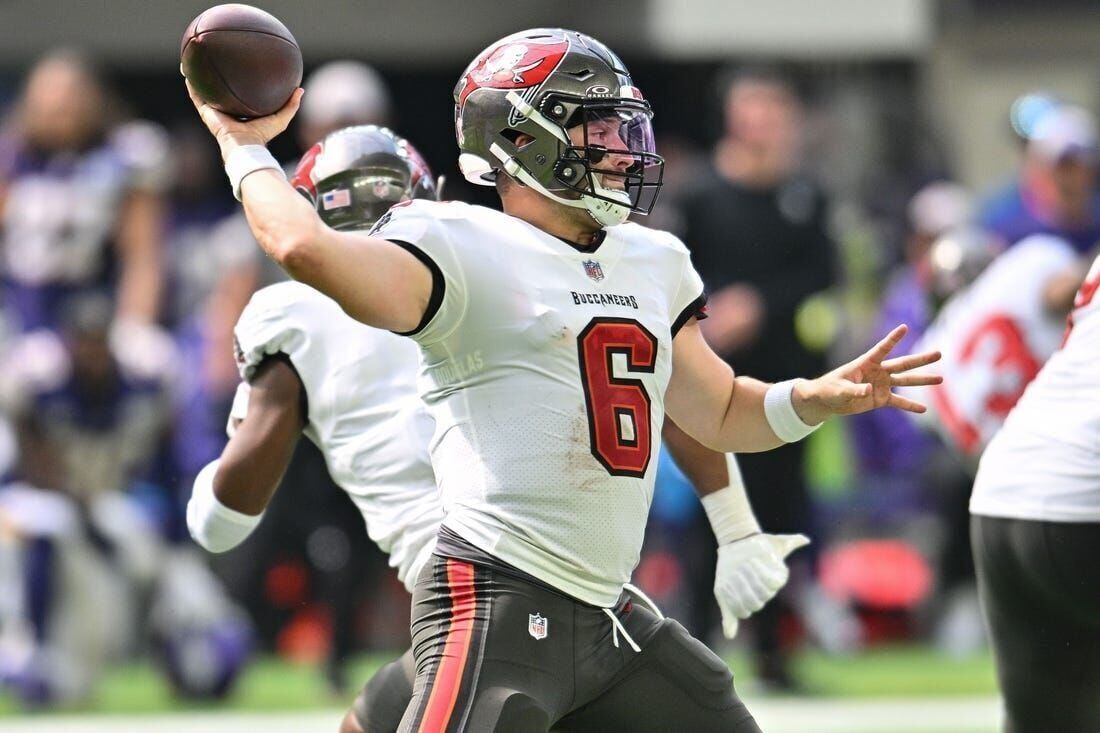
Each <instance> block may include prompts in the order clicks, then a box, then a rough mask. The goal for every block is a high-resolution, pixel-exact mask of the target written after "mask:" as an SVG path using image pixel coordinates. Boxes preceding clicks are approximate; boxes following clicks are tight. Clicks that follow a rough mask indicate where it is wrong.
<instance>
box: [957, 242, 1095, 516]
mask: <svg viewBox="0 0 1100 733" xmlns="http://www.w3.org/2000/svg"><path fill="white" fill-rule="evenodd" d="M1098 289H1100V258H1098V259H1097V260H1096V261H1095V262H1093V263H1092V268H1091V269H1090V271H1089V274H1088V277H1087V278H1086V279H1085V283H1084V285H1082V286H1081V290H1080V291H1078V293H1077V300H1076V302H1075V303H1074V311H1073V313H1072V314H1071V315H1070V324H1071V327H1070V330H1069V331H1068V333H1067V334H1066V336H1067V338H1066V341H1065V344H1064V345H1063V346H1062V348H1061V349H1059V350H1058V351H1056V352H1055V353H1054V355H1053V356H1051V357H1050V360H1049V361H1047V363H1046V364H1045V365H1044V366H1043V369H1042V371H1040V372H1039V376H1038V377H1036V378H1035V381H1033V382H1032V383H1031V384H1030V385H1029V386H1028V388H1027V391H1026V392H1024V396H1023V397H1022V398H1021V399H1020V402H1019V403H1018V404H1017V405H1016V407H1015V408H1014V409H1013V410H1012V413H1011V414H1010V415H1009V416H1008V419H1007V420H1006V421H1005V424H1004V427H1003V428H1002V429H1001V431H1000V432H999V433H997V435H996V436H995V437H994V438H993V440H992V442H990V444H989V447H988V448H987V449H986V451H985V453H984V454H983V455H982V460H981V464H980V465H979V468H978V476H977V478H976V479H975V481H974V493H973V494H972V495H971V498H970V511H971V512H972V513H974V514H981V515H985V516H990V517H1010V518H1016V519H1035V520H1042V521H1048V522H1100V298H1096V297H1095V296H1096V294H1097V290H1098Z"/></svg>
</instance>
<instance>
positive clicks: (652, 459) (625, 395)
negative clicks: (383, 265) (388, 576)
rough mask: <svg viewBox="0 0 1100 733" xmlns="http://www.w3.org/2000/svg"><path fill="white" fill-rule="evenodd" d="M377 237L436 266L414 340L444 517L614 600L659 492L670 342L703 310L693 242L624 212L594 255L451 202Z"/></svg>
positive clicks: (552, 575)
mask: <svg viewBox="0 0 1100 733" xmlns="http://www.w3.org/2000/svg"><path fill="white" fill-rule="evenodd" d="M373 233H374V235H375V236H379V237H383V238H385V239H389V240H391V241H395V242H400V243H404V244H405V245H407V246H410V247H411V249H412V251H413V253H414V254H417V256H419V257H421V258H422V259H424V260H425V261H426V262H427V263H428V264H429V268H430V269H433V273H434V274H435V276H436V282H437V287H436V289H435V291H434V294H433V302H432V303H431V304H430V305H429V309H428V312H427V313H426V314H425V322H424V323H422V324H421V328H420V329H418V330H417V331H415V332H414V333H413V334H411V335H412V337H413V338H414V339H415V340H416V341H417V342H418V343H419V344H420V345H421V348H422V353H421V366H422V370H423V372H422V373H423V377H424V379H423V380H422V389H423V392H422V395H423V397H424V399H425V401H426V402H427V404H428V406H429V407H430V408H431V410H432V413H433V415H434V416H435V419H436V434H435V438H434V440H433V444H432V462H433V464H434V466H435V471H436V477H437V480H438V482H439V487H440V491H441V496H442V498H443V503H444V513H445V515H446V519H445V521H444V524H445V526H447V527H448V528H449V529H451V530H452V531H454V532H456V533H457V534H458V535H459V536H461V537H463V538H464V539H466V540H467V541H468V542H470V543H472V544H474V545H476V546H477V547H480V548H482V549H484V550H485V551H486V552H489V553H490V554H492V555H493V556H495V557H497V558H499V559H501V560H503V561H504V562H507V563H510V564H511V565H514V566H515V567H517V568H519V569H520V570H523V571H524V572H526V573H529V574H531V575H533V576H535V577H537V578H540V579H541V580H544V581H545V582H546V583H548V584H550V585H551V586H553V587H555V588H557V589H559V590H561V591H562V592H564V593H566V594H568V595H570V596H572V597H574V598H577V599H579V600H581V601H584V602H587V603H591V604H595V605H598V606H605V607H606V606H610V605H612V604H614V603H615V601H616V599H617V598H618V596H619V594H620V593H621V591H622V586H623V583H625V582H627V581H629V579H630V575H631V572H632V571H633V570H634V567H635V565H636V564H637V562H638V556H639V552H640V549H641V545H642V535H643V532H644V529H645V524H646V517H647V514H648V512H649V505H650V500H651V498H652V495H653V479H654V474H655V472H656V464H657V453H658V448H659V444H660V435H661V425H662V423H663V420H664V395H665V388H666V387H667V385H668V381H669V376H670V372H671V356H672V337H673V335H674V333H675V331H677V330H678V329H679V327H680V326H681V325H682V324H683V323H684V322H685V321H687V320H688V319H689V318H690V317H691V316H693V315H695V314H696V313H697V312H698V311H699V309H700V308H701V307H702V292H703V286H702V281H701V280H700V279H699V276H698V275H697V274H696V272H695V270H694V269H693V267H692V265H691V261H690V257H689V256H688V251H687V249H686V248H685V247H684V245H683V244H682V243H681V242H680V241H679V240H678V239H676V238H675V237H674V236H672V235H671V234H667V233H665V232H658V231H654V230H651V229H646V228H644V227H641V226H638V225H637V224H622V225H620V226H616V227H611V228H609V229H607V230H606V235H605V237H604V239H603V240H602V242H600V243H599V245H598V246H596V247H591V248H588V249H589V251H587V252H582V251H579V250H578V249H577V248H575V247H573V246H571V245H569V244H568V243H566V242H565V241H563V240H561V239H558V238H557V237H554V236H552V235H550V234H547V233H546V232H543V231H542V230H540V229H538V228H536V227H534V226H532V225H531V224H528V223H526V222H524V221H522V220H521V219H518V218H515V217H512V216H508V215H505V214H502V213H500V212H497V211H493V210H491V209H487V208H483V207H477V206H470V205H467V204H462V203H453V202H448V203H437V202H426V201H413V202H410V203H408V204H399V205H398V206H395V207H394V208H393V209H391V210H390V212H389V213H388V214H387V215H386V216H384V217H383V218H382V219H381V220H380V222H379V224H378V225H377V226H376V227H375V230H374V232H373ZM440 286H441V287H440Z"/></svg>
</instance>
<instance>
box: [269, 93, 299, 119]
mask: <svg viewBox="0 0 1100 733" xmlns="http://www.w3.org/2000/svg"><path fill="white" fill-rule="evenodd" d="M304 92H305V90H304V89H302V88H301V87H298V88H297V89H295V90H294V93H293V94H291V95H290V99H288V100H286V104H284V105H283V106H282V107H281V108H280V109H279V111H278V112H276V113H275V114H274V115H272V121H276V122H278V123H279V124H280V125H281V126H282V127H286V126H287V125H289V124H290V121H291V120H292V119H293V118H294V115H295V114H296V113H297V112H298V107H300V106H301V104H302V94H303V93H304Z"/></svg>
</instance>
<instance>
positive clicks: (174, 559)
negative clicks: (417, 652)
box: [0, 294, 249, 705]
mask: <svg viewBox="0 0 1100 733" xmlns="http://www.w3.org/2000/svg"><path fill="white" fill-rule="evenodd" d="M112 317H113V304H112V303H111V301H110V299H109V298H108V297H107V296H106V295H94V294H93V295H81V296H73V299H72V300H70V301H69V302H68V303H66V304H65V306H64V307H63V308H62V309H61V315H60V324H59V325H60V328H61V329H62V330H61V332H60V334H55V333H53V332H51V331H49V330H45V329H41V330H38V331H36V332H34V333H31V334H27V335H25V336H24V337H22V338H21V339H20V340H18V341H17V342H15V343H14V344H13V345H12V346H11V348H10V349H9V350H8V351H7V352H6V353H5V355H4V357H5V360H4V363H3V365H2V370H0V371H2V373H3V376H2V379H0V396H2V397H3V406H4V409H5V410H6V411H7V412H9V413H10V414H12V415H13V416H15V418H16V422H17V425H18V429H19V439H20V464H19V466H18V467H17V470H16V472H15V476H14V480H13V481H11V482H10V483H8V484H7V485H5V486H3V487H2V488H0V525H2V528H0V534H2V535H3V538H2V540H0V545H3V547H2V548H0V555H3V560H2V562H0V566H2V568H3V570H2V571H0V574H2V575H3V579H2V581H0V585H2V587H4V588H5V593H6V594H8V596H9V597H8V599H7V601H6V602H5V603H4V604H3V605H4V606H5V612H4V613H3V614H2V615H3V616H4V618H3V619H0V681H2V682H3V684H5V685H7V686H8V687H9V688H10V689H12V690H13V691H14V692H15V693H16V695H17V696H18V697H19V699H20V700H22V701H23V702H24V703H25V704H27V705H46V704H58V703H72V702H77V701H81V700H84V699H86V698H87V697H88V696H89V695H90V694H91V693H92V692H93V691H94V686H95V683H96V681H97V680H99V679H100V678H101V672H102V668H103V666H104V665H105V664H108V663H112V662H115V661H118V660H119V659H120V658H122V657H123V655H125V654H127V653H132V652H133V651H134V650H135V649H136V648H138V647H139V645H144V644H146V643H148V642H153V644H154V645H155V647H156V648H155V651H156V652H157V654H156V658H157V659H158V660H159V661H161V662H162V663H163V665H164V666H163V668H164V669H165V671H166V672H167V673H168V675H169V678H170V681H171V682H172V683H173V687H174V689H175V690H176V691H177V692H178V693H180V694H183V695H187V696H195V697H208V696H218V695H220V694H224V693H225V692H227V691H228V689H229V686H230V685H231V683H232V681H233V679H234V678H235V677H236V672H237V671H238V670H239V669H240V668H241V665H242V664H243V662H244V659H245V657H246V655H247V650H248V634H249V631H248V626H247V624H246V623H245V622H244V620H243V618H242V617H241V615H240V612H239V610H237V609H235V608H234V607H233V606H232V604H231V603H230V602H229V601H228V599H227V598H226V596H225V593H224V591H223V590H222V588H221V587H220V586H219V585H218V584H217V582H216V581H215V580H214V578H213V577H212V576H211V575H210V573H209V571H208V570H207V569H206V568H205V567H204V566H203V565H202V564H201V562H199V561H198V560H197V553H195V552H194V551H193V550H190V549H188V548H173V547H172V546H171V545H170V543H168V542H166V541H165V539H166V534H167V525H168V524H170V521H171V520H170V516H171V514H172V508H171V505H172V501H171V497H170V496H169V494H168V492H167V490H166V488H165V484H164V481H163V476H162V475H161V472H160V468H159V467H160V459H161V456H162V454H163V451H164V450H165V448H166V439H167V433H168V430H169V424H170V417H171V401H172V397H171V391H172V387H173V370H174V367H175V360H174V358H173V354H172V352H171V344H170V343H169V342H168V341H167V339H165V340H164V341H163V342H162V343H161V344H160V349H161V350H162V351H163V352H164V353H162V355H161V357H160V358H158V359H152V358H150V356H151V355H150V354H148V353H145V354H141V355H140V356H141V358H140V359H137V358H134V354H133V352H132V351H131V350H126V349H120V348H119V347H118V345H117V344H115V343H112V341H111V340H110V338H109V336H108V334H109V332H110V330H111V321H112ZM146 347H148V345H146ZM181 586H186V587H187V588H188V590H187V591H186V592H183V593H180V592H179V591H178V589H179V588H180V587H181ZM169 598H171V600H169ZM149 603H153V604H155V605H158V606H163V605H165V604H168V605H169V606H170V608H171V611H170V613H156V614H153V615H150V610H149ZM146 619H148V621H149V622H148V623H144V621H145V620H146ZM196 655H199V656H201V658H202V659H203V660H204V662H203V664H202V665H201V668H199V667H196V665H194V664H189V663H188V661H189V660H193V659H194V658H195V657H196Z"/></svg>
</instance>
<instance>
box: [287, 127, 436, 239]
mask: <svg viewBox="0 0 1100 733" xmlns="http://www.w3.org/2000/svg"><path fill="white" fill-rule="evenodd" d="M290 182H291V185H293V186H294V188H295V189H297V190H298V192H299V193H301V194H302V195H303V196H305V197H306V198H307V199H309V201H310V202H311V203H312V204H313V205H314V206H315V207H316V209H317V213H318V214H320V216H321V219H322V220H323V221H324V222H325V223H326V224H328V225H329V226H330V227H332V228H333V229H339V230H353V229H370V228H371V227H372V226H374V223H375V222H376V221H378V219H379V218H380V217H381V216H382V215H383V214H385V213H386V211H388V210H389V208H390V207H391V206H393V205H394V204H396V203H400V202H401V201H408V200H409V199H431V200H433V201H435V200H438V199H439V190H440V188H441V187H442V179H440V180H438V181H437V180H435V179H433V178H432V172H431V170H430V169H429V168H428V164H427V163H425V162H424V159H423V158H422V157H421V156H420V153H418V152H417V150H416V148H414V147H413V146H412V144H411V143H409V141H408V140H405V139H404V138H402V137H400V136H399V135H396V134H395V133H394V132H393V131H392V130H389V129H387V128H385V127H377V126H375V125H358V126H355V127H345V128H344V129H342V130H337V131H336V132H333V133H331V134H329V135H328V136H326V137H325V139H324V140H322V141H321V142H319V143H317V144H316V145H314V146H313V147H312V148H310V149H309V151H307V152H306V154H305V155H303V156H302V160H301V161H300V162H299V163H298V168H297V170H296V171H295V172H294V177H293V178H291V180H290Z"/></svg>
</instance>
